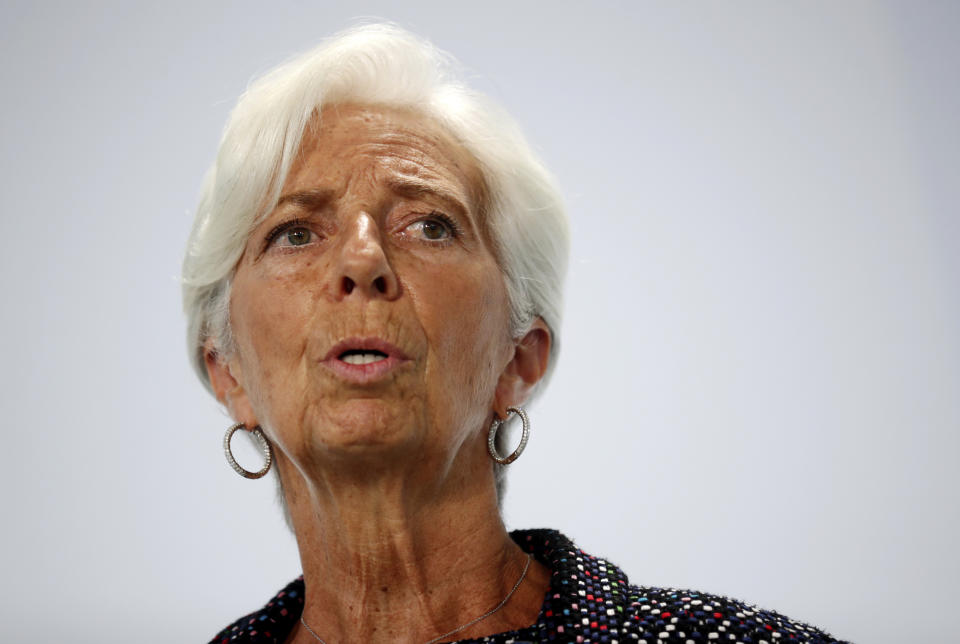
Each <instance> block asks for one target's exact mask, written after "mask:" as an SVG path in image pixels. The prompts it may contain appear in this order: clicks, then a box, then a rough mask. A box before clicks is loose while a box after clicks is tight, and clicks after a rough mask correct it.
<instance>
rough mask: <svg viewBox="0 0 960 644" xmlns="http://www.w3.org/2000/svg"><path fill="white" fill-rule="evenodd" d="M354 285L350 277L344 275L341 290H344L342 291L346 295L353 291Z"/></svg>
mask: <svg viewBox="0 0 960 644" xmlns="http://www.w3.org/2000/svg"><path fill="white" fill-rule="evenodd" d="M354 286H355V284H354V282H353V280H352V279H350V278H349V277H344V278H343V292H344V293H346V294H347V295H350V294H351V293H353V287H354Z"/></svg>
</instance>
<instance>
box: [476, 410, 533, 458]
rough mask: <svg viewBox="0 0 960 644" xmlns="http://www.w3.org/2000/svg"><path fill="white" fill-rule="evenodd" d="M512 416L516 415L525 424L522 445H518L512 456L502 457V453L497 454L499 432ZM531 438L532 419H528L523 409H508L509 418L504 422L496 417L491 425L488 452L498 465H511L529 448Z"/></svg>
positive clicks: (521, 438)
mask: <svg viewBox="0 0 960 644" xmlns="http://www.w3.org/2000/svg"><path fill="white" fill-rule="evenodd" d="M510 414H516V415H517V416H519V417H520V420H521V421H522V422H523V435H522V436H521V437H520V444H519V445H517V449H515V450H513V453H512V454H511V455H510V456H500V453H499V452H497V432H498V431H500V427H501V426H502V425H503V424H504V423H505V422H507V421H508V420H509V419H510ZM529 438H530V419H529V418H527V412H525V411H523V407H507V417H506V418H504V419H503V420H500V419H499V418H496V417H495V418H494V419H493V422H492V423H491V424H490V433H489V434H487V451H489V452H490V457H491V458H492V459H493V460H495V461H496V462H497V463H500V465H509V464H510V463H513V462H514V461H515V460H517V459H518V458H520V455H521V454H523V450H524V449H526V447H527V439H529Z"/></svg>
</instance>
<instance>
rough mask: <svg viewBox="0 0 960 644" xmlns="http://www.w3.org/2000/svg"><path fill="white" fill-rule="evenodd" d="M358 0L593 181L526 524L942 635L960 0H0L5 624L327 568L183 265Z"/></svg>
mask: <svg viewBox="0 0 960 644" xmlns="http://www.w3.org/2000/svg"><path fill="white" fill-rule="evenodd" d="M362 16H378V17H381V18H385V19H389V20H393V21H395V22H397V23H399V24H400V25H402V26H404V27H407V28H409V29H411V30H413V31H415V32H416V33H419V34H421V35H423V36H426V37H428V38H429V39H431V40H432V41H434V42H435V43H436V44H437V45H438V46H440V47H441V48H443V49H445V50H448V51H450V52H451V53H453V54H454V55H455V56H456V57H458V58H459V59H460V60H461V61H462V62H463V64H464V65H465V66H466V67H467V68H468V69H469V70H470V77H471V79H472V82H473V84H474V85H475V86H476V87H478V88H479V89H481V90H483V91H486V92H488V93H489V94H491V95H492V96H493V97H494V98H495V99H497V100H498V101H500V102H501V103H503V104H504V105H505V106H506V107H507V108H508V109H509V110H510V111H511V112H512V113H513V114H514V115H515V116H516V117H517V119H518V120H519V121H520V122H521V123H522V125H523V126H524V127H525V129H526V131H527V133H528V135H529V137H530V139H531V141H532V142H533V144H534V145H535V147H536V148H537V149H538V150H540V151H541V153H542V155H543V157H544V158H545V160H546V162H547V164H548V165H549V166H550V167H551V168H552V169H553V170H554V172H555V173H556V174H557V176H558V177H559V180H560V183H561V185H562V187H563V189H564V191H565V194H566V198H567V200H568V204H569V210H570V214H571V218H572V226H573V249H572V258H571V264H570V274H569V280H568V288H567V304H566V320H565V326H564V329H563V335H562V338H563V351H562V354H561V359H560V363H559V366H558V369H557V372H556V377H555V379H554V381H553V383H552V385H551V387H550V389H548V391H547V392H546V395H545V396H544V398H543V399H542V400H541V401H540V403H539V404H537V405H536V406H534V407H533V408H532V409H531V410H530V411H531V417H532V421H533V435H532V438H531V442H530V445H529V448H528V450H527V452H526V453H525V454H524V456H523V457H522V458H521V459H520V460H519V461H517V463H516V464H514V465H513V466H511V477H510V489H509V493H508V497H507V502H506V520H507V522H508V524H509V526H510V527H512V528H516V527H540V526H549V527H555V528H559V529H561V530H563V531H565V532H566V533H567V534H569V535H570V536H572V537H574V538H575V539H576V540H577V541H578V543H579V544H580V545H581V546H582V547H583V548H585V549H586V550H587V551H589V552H592V553H595V554H598V555H602V556H605V557H608V558H610V559H612V560H613V561H614V562H615V563H617V564H619V565H620V566H622V567H623V568H625V570H626V571H627V573H628V574H629V575H630V576H631V579H632V581H634V582H635V583H641V584H656V585H667V586H679V587H692V588H696V589H700V590H704V591H708V592H713V593H720V594H727V595H732V596H734V597H737V598H741V599H745V600H748V601H751V602H755V603H757V604H759V605H761V606H763V607H767V608H773V609H776V610H779V611H781V612H784V613H786V614H788V615H790V616H792V617H795V618H797V619H801V620H804V621H809V622H812V623H815V624H817V625H820V626H821V627H823V628H825V629H827V630H829V631H830V632H832V633H833V634H834V635H835V636H837V637H842V638H849V639H852V640H855V641H858V642H877V643H882V642H905V641H911V642H919V641H931V642H932V641H938V642H939V641H946V639H947V638H948V635H946V634H945V633H948V632H953V631H954V630H955V629H954V628H953V627H952V626H950V625H949V624H952V622H953V616H954V615H955V611H956V607H955V603H956V588H957V582H958V580H960V574H958V573H960V563H958V557H957V554H956V544H957V543H958V542H960V517H958V512H960V503H958V501H960V499H958V488H960V478H958V475H957V465H956V461H957V457H958V455H960V439H958V430H960V402H958V393H960V339H958V330H960V297H958V294H960V255H958V250H960V243H958V241H960V224H958V212H957V204H958V202H960V190H958V187H957V181H958V170H960V164H958V159H960V152H958V150H960V128H958V114H960V90H958V80H960V74H958V71H960V64H958V61H960V46H958V38H957V34H958V33H960V5H958V4H957V3H955V2H940V3H937V2H906V1H904V2H897V3H892V2H871V3H865V2H839V3H838V2H827V1H821V2H803V3H786V2H783V3H771V2H732V3H731V2H726V3H699V2H697V3H695V2H620V3H615V2H596V3H573V2H570V3H557V2H550V3H546V2H543V3H525V2H517V1H511V2H484V3H462V4H459V3H441V2H414V3H412V4H410V3H408V4H407V5H406V6H405V8H403V9H400V8H395V7H394V6H393V4H392V3H387V2H381V3H376V2H365V3H364V2H355V3H342V4H339V5H336V6H334V5H333V4H331V3H324V2H305V1H301V2H276V3H255V2H247V3H240V2H216V3H214V2H210V3H193V2H190V3H187V2H165V3H162V4H160V3H155V4H137V3H127V2H115V3H73V2H62V3H53V2H37V3H35V2H9V1H8V2H5V3H3V6H2V8H0V61H2V62H0V88H2V96H3V102H2V105H0V114H2V118H0V128H2V130H0V132H2V152H0V181H2V194H0V203H2V206H3V212H2V220H0V226H2V228H0V231H2V235H0V240H2V242H0V243H2V247H0V268H2V273H0V274H2V277H3V282H2V289H3V291H2V292H3V299H4V305H3V317H2V320H3V321H2V330H3V333H2V334H0V346H2V359H3V363H4V368H3V369H2V371H0V379H2V380H0V383H2V384H0V396H2V411H3V415H2V420H3V424H4V430H3V432H4V433H3V447H4V451H5V454H4V456H5V458H4V465H3V467H2V468H0V472H2V473H0V477H2V481H0V482H2V486H3V529H2V531H0V546H2V548H0V553H2V554H0V566H2V573H0V579H2V581H0V593H2V594H0V624H2V625H3V626H2V631H0V639H2V640H3V641H4V642H60V641H71V642H96V643H110V642H130V641H136V642H199V641H206V640H207V639H209V638H210V637H212V636H213V634H214V633H215V632H216V631H217V629H218V628H220V627H221V626H223V625H225V624H226V623H228V622H229V621H232V620H233V619H234V618H236V617H238V616H240V615H241V614H243V613H245V612H247V611H250V610H253V609H255V608H257V607H259V606H260V605H262V604H263V603H264V602H265V601H266V600H267V599H268V598H269V597H270V596H271V595H272V594H273V593H274V592H275V591H276V590H277V589H279V588H280V587H281V586H282V585H284V584H285V583H286V582H287V581H289V580H290V579H292V578H293V577H294V576H296V575H297V574H298V573H299V563H298V558H297V553H296V550H295V544H294V541H293V539H292V537H291V536H290V535H289V533H288V532H287V529H286V527H285V526H284V525H283V523H282V520H281V518H280V514H279V512H278V510H277V507H276V505H275V502H274V489H273V484H272V482H271V481H269V480H262V481H255V482H254V481H247V480H243V479H241V478H240V477H238V476H237V475H236V474H235V473H234V472H233V471H232V470H230V468H229V467H228V466H227V465H226V463H225V462H224V460H223V457H222V454H221V448H220V441H221V438H222V434H223V431H224V430H225V429H226V427H227V425H228V424H229V421H228V418H227V417H226V416H225V415H224V414H223V413H222V412H221V411H220V410H219V409H218V407H217V405H216V403H215V402H214V401H213V400H212V398H210V397H209V396H208V395H207V394H206V393H205V392H204V390H203V389H202V388H201V386H200V384H199V383H198V382H197V380H196V379H195V378H194V376H193V374H192V373H191V371H190V369H189V366H188V362H187V356H186V351H185V345H184V322H183V317H182V314H181V310H180V292H179V287H178V283H177V275H178V272H179V263H180V259H181V256H182V252H183V246H184V242H185V239H186V236H187V233H188V230H189V227H190V223H191V219H192V211H193V208H194V206H195V202H196V198H197V195H198V189H199V185H200V181H201V177H202V175H203V172H204V170H205V169H206V167H207V165H208V164H209V163H210V161H211V160H212V158H213V156H214V153H215V149H216V144H217V141H218V139H219V133H220V131H221V128H222V126H223V123H224V121H225V119H226V115H227V113H228V111H229V109H230V107H231V106H232V104H233V102H234V101H235V99H236V97H237V96H238V95H239V94H240V92H241V91H242V90H243V89H244V87H245V86H246V85H247V83H248V82H249V80H250V79H251V78H252V77H253V76H254V75H255V74H259V73H262V72H264V71H266V70H267V69H269V68H270V67H272V66H273V65H274V64H276V63H278V62H280V61H282V60H283V59H285V58H287V57H288V56H290V55H292V54H294V53H296V52H299V51H302V50H303V49H305V48H308V47H310V46H312V45H313V44H315V43H316V42H318V41H319V40H320V39H321V38H322V37H325V36H328V35H330V34H332V33H334V32H336V31H338V30H340V29H342V28H344V27H346V26H348V25H350V24H352V23H353V19H354V18H357V17H362ZM250 465H251V466H252V463H251V464H250ZM938 634H939V635H938Z"/></svg>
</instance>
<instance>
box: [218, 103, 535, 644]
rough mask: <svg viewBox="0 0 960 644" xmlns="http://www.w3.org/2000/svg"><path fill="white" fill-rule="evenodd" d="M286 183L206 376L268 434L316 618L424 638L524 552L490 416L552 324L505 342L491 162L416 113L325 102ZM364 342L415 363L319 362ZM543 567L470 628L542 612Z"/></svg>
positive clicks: (526, 384) (518, 390)
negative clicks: (494, 455)
mask: <svg viewBox="0 0 960 644" xmlns="http://www.w3.org/2000/svg"><path fill="white" fill-rule="evenodd" d="M281 194H282V196H281V199H280V203H279V204H278V206H277V207H276V208H275V209H274V210H273V211H272V212H270V213H269V214H268V215H267V216H266V217H265V219H264V220H263V221H262V222H259V223H258V224H257V226H256V228H255V229H254V231H253V232H252V234H251V235H250V238H249V241H248V243H247V246H246V248H245V251H244V254H243V257H242V258H241V260H240V262H239V264H238V266H237V270H236V273H235V276H234V280H233V284H232V292H231V302H230V316H231V323H232V330H233V334H234V338H235V340H236V351H235V352H234V353H233V354H232V355H229V356H217V354H216V353H215V351H214V349H215V347H212V346H211V347H210V349H211V351H210V352H209V353H208V355H207V367H208V372H209V373H210V376H211V383H212V384H213V387H214V390H215V392H216V393H217V396H218V398H219V399H220V400H221V401H223V402H224V403H225V404H226V405H227V407H228V408H229V410H230V412H231V415H232V416H233V417H234V418H235V419H236V420H238V421H239V422H243V423H245V424H246V425H247V426H248V427H252V426H254V425H260V426H261V427H263V429H264V431H265V433H266V434H267V436H268V438H269V439H270V441H271V443H272V444H273V445H274V448H275V452H276V462H277V467H278V469H279V472H280V476H281V479H282V481H283V484H284V494H285V497H286V501H287V505H288V506H289V508H290V512H291V516H292V518H293V522H294V529H295V532H296V536H297V545H298V548H299V549H300V554H301V561H302V563H303V571H304V579H305V582H306V587H307V594H306V602H305V608H304V618H305V619H307V620H308V623H311V624H323V628H324V632H323V636H324V638H325V639H328V638H329V641H364V642H371V643H373V642H397V641H427V640H428V639H430V638H431V637H434V636H436V634H438V633H443V632H445V631H447V630H450V629H452V628H454V627H456V626H457V625H458V624H463V623H466V622H467V621H468V620H469V619H470V618H472V617H475V616H477V615H480V614H482V613H483V612H484V611H486V610H488V609H489V607H490V606H492V605H495V604H496V603H497V602H498V601H499V600H500V599H501V598H503V597H504V595H505V593H506V591H507V590H509V589H510V587H511V586H512V585H513V583H514V582H515V580H516V579H517V578H518V575H519V572H520V571H521V570H522V569H523V567H524V564H525V562H526V556H525V555H524V554H523V553H522V552H521V551H520V549H519V548H518V547H517V546H516V544H514V543H513V542H512V541H511V540H510V538H509V536H508V534H507V532H506V529H505V527H504V525H503V523H502V520H501V519H500V516H499V512H498V510H497V503H496V495H495V492H494V484H493V470H492V466H491V461H490V457H489V456H488V454H487V451H486V431H487V428H488V427H489V424H490V422H491V420H492V418H493V416H494V414H495V413H496V414H497V415H499V416H501V417H503V416H504V415H505V409H506V407H508V406H511V405H517V404H521V403H522V402H523V400H524V399H525V397H526V395H527V394H528V393H529V391H530V389H531V388H532V387H533V386H534V385H535V384H536V382H537V381H538V380H539V379H540V378H541V377H542V375H543V373H544V371H545V370H546V366H547V356H548V353H549V344H550V337H549V331H548V330H547V329H546V326H545V325H544V324H543V323H542V321H540V320H537V321H535V323H534V325H533V327H532V328H531V330H530V331H529V332H527V334H526V335H525V336H524V337H523V338H521V339H513V338H511V337H510V335H509V307H508V301H507V296H506V288H505V285H504V280H503V275H502V273H501V271H500V269H499V267H498V265H497V262H496V259H495V257H494V254H493V252H492V250H491V246H490V244H489V241H488V238H487V237H486V231H485V230H484V228H483V222H482V220H481V208H482V203H481V195H482V194H483V190H482V183H481V180H480V175H479V172H478V171H477V169H476V167H475V165H474V163H473V162H472V160H471V158H470V157H469V156H468V155H467V154H466V153H465V152H464V151H463V150H462V149H461V148H460V146H458V145H457V144H456V142H455V141H454V140H453V139H452V138H451V137H450V136H449V135H448V134H447V133H445V132H444V131H443V130H441V129H440V128H439V127H437V126H436V125H434V124H432V123H431V122H430V121H428V120H426V119H424V118H423V117H422V116H419V115H418V114H416V113H413V112H408V111H401V110H397V109H388V108H373V107H364V106H357V105H338V106H333V107H329V108H326V109H324V111H323V112H322V113H321V115H320V118H319V121H317V120H316V119H315V120H314V122H313V123H312V124H311V126H310V127H308V128H307V130H306V132H305V133H304V138H303V141H302V144H301V148H300V151H299V153H298V155H297V157H296V160H295V161H294V164H293V166H292V167H291V169H290V172H289V174H288V176H287V179H286V181H285V183H284V186H283V188H282V191H281ZM278 227H279V228H278ZM357 337H360V338H367V337H376V338H379V339H381V340H384V341H386V342H389V343H391V344H392V345H395V346H396V347H398V348H399V350H400V351H401V352H402V353H403V354H405V356H406V357H407V358H408V360H406V361H404V362H402V363H401V364H399V365H398V366H397V367H396V368H395V369H394V370H392V371H391V372H390V373H389V374H388V377H385V378H383V379H381V380H376V381H374V382H364V383H358V382H351V381H348V380H347V379H345V378H344V377H343V376H342V374H341V373H338V372H337V370H336V369H333V368H331V367H330V366H329V364H328V362H329V361H328V360H326V359H325V358H327V356H328V354H330V352H331V349H332V348H333V347H334V346H335V345H337V344H338V343H339V342H341V341H343V340H345V339H349V338H357ZM549 574H550V573H549V571H548V570H546V569H545V568H543V566H541V565H540V564H538V563H536V562H534V563H533V564H532V565H531V566H530V571H529V574H528V575H527V578H526V581H525V582H524V584H523V585H522V586H521V587H520V588H519V589H518V590H517V593H516V596H515V597H514V598H513V599H511V601H510V604H509V605H508V606H505V607H504V609H503V610H502V611H499V612H498V613H497V614H496V615H494V616H491V617H490V618H489V619H488V620H484V621H483V622H481V623H479V624H477V625H476V626H475V627H471V629H469V630H467V631H464V632H463V633H461V635H462V636H463V637H468V636H469V637H478V636H481V635H484V634H489V633H495V632H500V631H504V630H509V629H510V628H518V627H521V626H525V625H528V624H530V623H532V621H533V620H534V619H535V618H536V616H537V614H538V611H539V607H540V605H541V603H542V600H543V593H544V592H545V590H546V588H547V586H548V580H549ZM310 641H315V640H313V638H312V636H310V635H309V633H306V632H305V631H302V630H297V631H295V632H294V633H293V635H292V637H291V639H289V640H288V642H297V643H299V642H310Z"/></svg>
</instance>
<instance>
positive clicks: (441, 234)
mask: <svg viewBox="0 0 960 644" xmlns="http://www.w3.org/2000/svg"><path fill="white" fill-rule="evenodd" d="M420 230H421V231H422V232H423V236H424V237H426V238H427V239H431V240H436V239H444V238H445V237H447V236H448V235H449V234H450V231H449V230H447V227H446V226H444V225H443V224H442V223H440V222H439V221H434V220H432V219H428V220H426V221H422V222H420Z"/></svg>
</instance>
